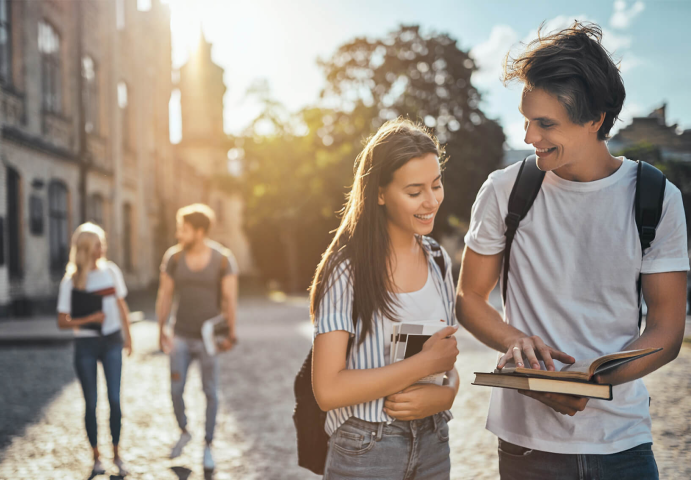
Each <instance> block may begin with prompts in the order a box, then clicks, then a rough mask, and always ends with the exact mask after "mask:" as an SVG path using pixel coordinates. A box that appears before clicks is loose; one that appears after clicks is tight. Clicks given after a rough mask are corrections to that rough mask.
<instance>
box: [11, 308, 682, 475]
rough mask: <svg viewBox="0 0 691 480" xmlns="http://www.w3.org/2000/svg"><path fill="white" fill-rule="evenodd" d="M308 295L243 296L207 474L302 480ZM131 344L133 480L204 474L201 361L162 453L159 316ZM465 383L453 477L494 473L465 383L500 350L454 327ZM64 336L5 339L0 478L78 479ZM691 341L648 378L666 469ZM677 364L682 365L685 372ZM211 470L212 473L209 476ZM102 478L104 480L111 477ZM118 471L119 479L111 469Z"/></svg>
mask: <svg viewBox="0 0 691 480" xmlns="http://www.w3.org/2000/svg"><path fill="white" fill-rule="evenodd" d="M306 319H307V308H306V305H305V303H304V301H295V302H291V301H286V302H284V303H270V302H266V301H259V300H250V301H246V300H243V301H241V303H240V308H239V326H238V329H239V331H238V333H239V337H240V343H239V345H238V346H237V347H236V349H235V350H234V351H232V352H229V353H226V354H224V355H223V356H222V361H221V363H222V366H221V385H222V387H221V392H220V408H219V415H218V427H217V430H216V432H217V433H216V440H215V442H214V444H215V447H214V448H215V456H216V462H217V469H216V472H215V473H214V475H213V478H215V479H217V480H222V479H242V480H246V479H247V480H255V479H256V480H259V479H261V480H274V479H279V480H280V479H286V480H303V479H304V480H309V479H312V478H318V477H316V476H314V475H310V474H308V473H307V472H306V471H305V470H302V469H300V468H298V467H297V466H295V440H294V428H293V424H292V418H291V413H292V408H293V392H292V382H293V377H294V374H295V372H296V371H297V369H298V367H299V366H300V364H301V362H302V360H303V358H304V356H305V354H306V353H307V350H308V349H309V345H310V334H311V327H310V325H309V323H308V322H307V320H306ZM133 335H134V346H135V353H134V354H133V355H132V357H130V358H126V360H125V362H124V373H123V388H122V405H123V412H124V420H123V434H122V440H121V445H122V449H123V456H124V458H125V459H126V460H127V461H128V463H129V465H130V466H131V469H132V471H133V473H132V475H131V476H130V477H129V478H133V479H151V480H166V479H186V478H189V479H201V478H204V475H203V472H202V468H201V456H202V444H203V416H204V397H203V395H202V393H201V382H200V377H199V373H198V369H197V368H195V367H193V368H192V370H191V371H190V376H189V381H188V385H187V391H186V393H185V398H186V401H187V404H188V416H189V419H190V427H191V431H192V433H193V436H194V439H193V442H192V443H191V444H190V445H189V446H188V447H187V449H186V450H185V452H184V454H183V455H182V456H181V457H180V458H178V459H175V460H170V459H168V458H167V454H168V452H169V449H170V446H171V445H172V444H173V443H174V441H175V439H176V436H177V433H178V432H177V427H176V426H175V421H174V418H173V413H172V406H171V402H170V399H169V395H168V392H169V373H168V361H167V358H166V357H165V356H164V355H162V354H161V353H159V352H158V351H157V350H158V349H157V344H156V340H157V336H156V326H155V325H154V324H153V323H151V322H147V321H145V322H140V323H138V324H136V325H134V326H133ZM459 345H460V350H461V354H460V356H459V359H458V364H457V367H458V370H459V372H460V376H461V382H462V383H461V384H462V388H461V391H460V393H459V396H458V397H457V399H456V402H455V404H454V408H453V413H454V415H455V417H456V418H455V420H453V421H452V422H451V424H450V429H451V451H452V465H453V470H452V478H453V479H467V478H473V479H475V478H477V479H494V478H497V466H496V462H497V460H496V439H495V437H494V436H493V435H492V434H490V433H489V432H487V431H486V430H485V429H484V421H485V415H486V411H487V403H488V398H489V389H486V388H479V387H471V386H470V385H469V384H470V382H471V381H472V379H473V375H472V372H473V371H478V370H487V369H490V368H492V367H493V364H494V362H495V359H496V355H495V354H494V353H493V352H491V351H489V350H487V349H486V348H485V347H483V346H482V345H480V344H479V343H478V342H477V341H475V340H474V339H473V338H471V337H470V336H469V335H468V334H467V332H461V333H459ZM72 349H73V346H72V344H70V343H67V344H59V345H50V346H27V345H25V346H21V347H8V346H4V347H0V385H2V388H1V389H0V405H2V408H1V409H0V479H2V480H4V479H8V480H9V479H12V480H23V479H31V480H35V479H70V480H72V479H85V478H87V477H88V473H89V469H90V464H91V461H90V449H89V448H88V442H87V441H86V434H85V431H84V427H83V412H84V403H83V399H82V394H81V389H80V386H79V384H78V382H77V381H76V380H75V376H74V373H73V368H72V354H73V350H72ZM689 371H691V344H686V345H685V347H684V349H682V353H681V354H680V356H679V358H678V359H677V360H676V361H675V362H674V363H673V364H672V365H669V366H667V367H664V368H662V369H661V370H659V371H658V372H655V373H654V374H652V375H650V376H649V377H648V379H647V380H646V384H647V385H648V389H649V390H650V392H651V396H652V398H653V402H652V407H651V412H652V415H653V433H654V437H655V445H654V451H655V454H656V458H657V462H658V465H659V468H660V473H661V478H691V427H690V426H689V421H688V418H691V397H689V395H688V394H689V392H691V375H689V374H688V372H689ZM680 372H683V373H680ZM99 375H100V385H99V392H100V394H101V395H100V397H99V405H98V421H99V443H100V445H102V448H101V450H102V454H103V457H104V459H105V463H106V466H107V468H108V469H109V473H114V469H113V468H112V465H111V463H110V460H109V458H110V454H111V451H110V448H109V447H108V445H109V433H108V407H107V400H106V398H105V382H104V380H103V377H102V375H101V373H100V372H99ZM209 477H211V476H207V478H209ZM97 478H108V477H107V476H102V477H97ZM114 478H117V477H114Z"/></svg>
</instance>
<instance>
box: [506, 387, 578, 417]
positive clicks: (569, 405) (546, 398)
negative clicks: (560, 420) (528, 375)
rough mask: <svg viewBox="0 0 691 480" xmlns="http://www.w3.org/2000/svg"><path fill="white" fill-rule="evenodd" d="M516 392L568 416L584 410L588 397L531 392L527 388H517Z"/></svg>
mask: <svg viewBox="0 0 691 480" xmlns="http://www.w3.org/2000/svg"><path fill="white" fill-rule="evenodd" d="M518 393H520V394H521V395H525V396H526V397H530V398H534V399H535V400H537V401H539V402H542V403H544V404H545V405H547V406H548V407H550V408H551V409H552V410H554V411H555V412H559V413H561V414H562V415H568V416H570V417H573V416H574V415H576V414H577V413H578V412H582V411H583V410H585V406H586V405H587V403H588V400H589V399H588V397H577V396H575V395H564V394H562V393H544V392H532V391H529V390H519V391H518Z"/></svg>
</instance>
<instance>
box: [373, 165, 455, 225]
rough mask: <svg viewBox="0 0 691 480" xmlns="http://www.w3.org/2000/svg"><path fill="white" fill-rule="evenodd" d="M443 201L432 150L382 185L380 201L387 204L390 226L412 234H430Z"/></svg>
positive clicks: (439, 170) (442, 190)
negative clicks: (389, 181) (385, 184)
mask: <svg viewBox="0 0 691 480" xmlns="http://www.w3.org/2000/svg"><path fill="white" fill-rule="evenodd" d="M443 201H444V186H443V185H442V183H441V168H440V166H439V158H438V157H437V155H435V154H433V153H428V154H427V155H424V156H422V157H418V158H413V159H411V160H410V161H408V162H407V163H406V164H405V165H403V166H402V167H401V168H399V169H398V170H396V171H395V172H394V174H393V180H392V181H391V183H389V184H388V185H387V186H385V187H380V188H379V198H378V202H379V205H382V206H385V207H386V217H387V220H388V223H389V226H390V227H395V228H396V229H398V230H400V231H402V232H407V233H410V234H417V235H428V234H429V233H430V232H431V231H432V228H433V227H434V218H435V216H436V214H437V211H438V210H439V206H440V205H441V202H443Z"/></svg>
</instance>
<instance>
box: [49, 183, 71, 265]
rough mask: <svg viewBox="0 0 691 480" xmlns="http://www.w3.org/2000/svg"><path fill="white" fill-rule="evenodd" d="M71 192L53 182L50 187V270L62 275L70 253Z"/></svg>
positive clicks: (61, 184)
mask: <svg viewBox="0 0 691 480" xmlns="http://www.w3.org/2000/svg"><path fill="white" fill-rule="evenodd" d="M68 199H69V192H68V190H67V186H65V184H64V183H62V182H60V181H58V180H53V181H52V182H50V185H49V187H48V219H49V220H48V222H49V223H48V227H49V232H50V233H49V235H50V270H51V272H53V273H62V272H63V271H64V269H65V265H67V260H68V259H69V253H70V232H69V201H68Z"/></svg>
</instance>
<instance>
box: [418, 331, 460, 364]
mask: <svg viewBox="0 0 691 480" xmlns="http://www.w3.org/2000/svg"><path fill="white" fill-rule="evenodd" d="M457 331H458V326H453V327H446V328H445V329H443V330H440V331H438V332H437V333H435V334H434V335H432V336H431V337H430V338H429V340H427V341H426V342H425V344H424V345H423V346H422V351H421V352H420V353H419V354H418V355H425V356H426V358H427V359H428V361H429V362H430V364H431V365H430V367H431V369H432V371H431V372H430V375H434V374H437V373H445V372H448V371H449V370H452V369H453V366H454V364H455V363H456V357H457V356H458V346H457V345H456V337H454V336H453V334H454V333H456V332H457Z"/></svg>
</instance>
